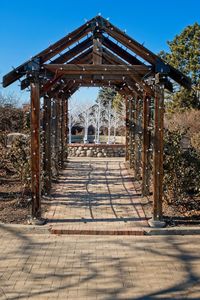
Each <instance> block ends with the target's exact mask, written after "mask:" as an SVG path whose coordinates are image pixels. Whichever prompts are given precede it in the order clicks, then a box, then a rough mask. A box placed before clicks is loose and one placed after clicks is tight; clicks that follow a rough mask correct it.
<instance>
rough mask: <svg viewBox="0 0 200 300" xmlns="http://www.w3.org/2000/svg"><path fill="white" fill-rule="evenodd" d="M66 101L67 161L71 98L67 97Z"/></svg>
mask: <svg viewBox="0 0 200 300" xmlns="http://www.w3.org/2000/svg"><path fill="white" fill-rule="evenodd" d="M65 98H66V100H65V107H66V108H65V111H66V132H65V144H66V159H67V158H68V136H69V116H68V111H69V98H68V97H66V96H65Z"/></svg>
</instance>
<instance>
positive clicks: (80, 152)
mask: <svg viewBox="0 0 200 300" xmlns="http://www.w3.org/2000/svg"><path fill="white" fill-rule="evenodd" d="M68 156H69V157H124V156H125V145H122V144H116V145H107V144H100V145H95V144H70V145H68Z"/></svg>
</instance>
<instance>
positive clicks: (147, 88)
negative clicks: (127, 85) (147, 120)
mask: <svg viewBox="0 0 200 300" xmlns="http://www.w3.org/2000/svg"><path fill="white" fill-rule="evenodd" d="M103 56H104V57H105V58H106V59H107V60H108V61H110V63H112V64H121V65H122V64H123V61H122V60H121V59H120V58H119V57H117V56H116V55H114V54H112V53H111V52H110V51H109V50H107V49H103ZM137 73H138V74H131V75H130V79H129V82H130V80H132V82H135V83H138V84H139V85H140V86H141V87H142V89H144V90H145V91H146V92H147V93H148V94H150V95H153V94H154V93H153V90H152V89H151V88H150V86H148V85H147V84H146V83H145V82H142V80H141V78H142V77H143V75H144V74H140V71H139V70H138V72H137ZM132 87H134V89H136V85H135V84H134V85H132ZM136 92H137V90H136Z"/></svg>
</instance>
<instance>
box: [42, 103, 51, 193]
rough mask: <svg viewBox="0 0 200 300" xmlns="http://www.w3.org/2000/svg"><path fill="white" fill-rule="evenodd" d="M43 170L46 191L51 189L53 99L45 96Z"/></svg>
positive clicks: (48, 191)
mask: <svg viewBox="0 0 200 300" xmlns="http://www.w3.org/2000/svg"><path fill="white" fill-rule="evenodd" d="M43 132H44V134H43V151H44V155H43V171H44V192H45V193H46V194H49V193H50V190H51V99H50V98H48V97H44V109H43Z"/></svg>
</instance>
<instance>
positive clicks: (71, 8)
mask: <svg viewBox="0 0 200 300" xmlns="http://www.w3.org/2000/svg"><path fill="white" fill-rule="evenodd" d="M98 13H101V14H102V16H103V17H105V18H107V17H109V18H110V22H111V23H113V24H114V25H116V26H117V27H119V28H120V29H122V30H124V29H126V32H127V34H129V35H131V36H132V37H133V38H134V39H136V40H138V41H139V42H141V43H144V45H145V46H146V47H147V48H149V49H150V50H152V51H153V52H159V51H160V50H167V43H166V41H167V40H172V39H173V38H174V36H175V35H176V34H179V33H180V32H181V31H182V30H183V29H184V27H186V26H187V25H191V24H193V23H194V22H200V1H199V0H189V1H188V0H167V1H161V0H160V1H158V0H149V1H148V0H143V1H135V0H123V1H121V0H100V1H99V0H96V1H94V0H73V1H71V0H69V1H67V0H65V1H64V0H59V1H55V0H54V1H52V0H26V1H25V0H7V1H3V0H2V1H0V37H1V44H0V77H2V76H3V75H4V74H5V73H7V72H9V71H10V70H11V68H12V66H18V65H19V64H20V63H22V62H24V61H25V60H27V59H29V58H30V57H31V56H33V55H35V54H36V53H37V52H39V51H41V50H43V49H45V48H46V47H48V46H49V45H50V44H51V43H54V42H55V41H57V40H58V39H59V38H61V37H63V36H64V35H66V34H67V33H69V32H70V31H72V30H74V29H75V28H76V27H78V26H80V25H81V24H83V23H84V22H85V19H91V18H92V17H94V16H95V15H97V14H98ZM12 91H14V92H15V93H17V95H18V96H19V97H21V99H22V101H25V100H28V93H25V92H21V91H20V88H19V87H18V84H13V85H11V86H10V87H8V88H7V89H5V90H3V92H4V93H9V92H12ZM89 91H90V90H89V89H83V90H82V92H81V93H79V95H80V97H81V98H82V99H85V98H87V99H93V98H95V97H96V91H95V89H91V92H89Z"/></svg>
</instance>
